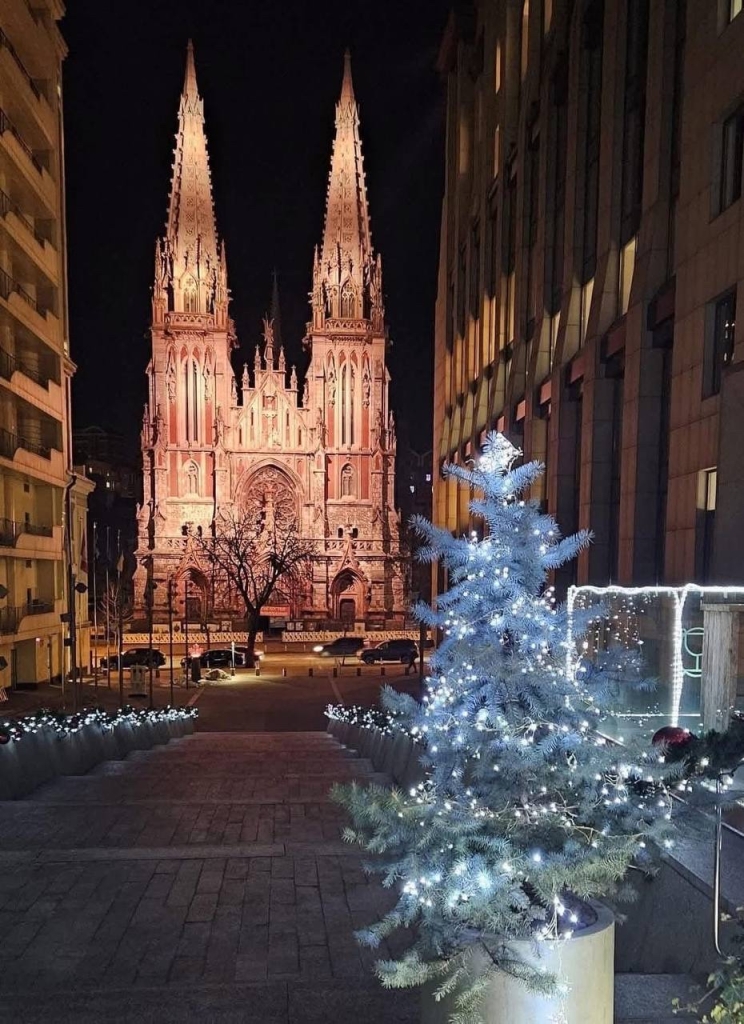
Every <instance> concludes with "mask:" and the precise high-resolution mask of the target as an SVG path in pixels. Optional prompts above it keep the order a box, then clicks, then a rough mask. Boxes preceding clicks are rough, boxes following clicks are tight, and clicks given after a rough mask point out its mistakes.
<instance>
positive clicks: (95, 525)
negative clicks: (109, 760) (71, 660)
mask: <svg viewBox="0 0 744 1024" xmlns="http://www.w3.org/2000/svg"><path fill="white" fill-rule="evenodd" d="M97 552H98V523H96V522H94V523H93V686H94V688H95V691H96V696H97V695H98V599H97V595H96V554H97Z"/></svg>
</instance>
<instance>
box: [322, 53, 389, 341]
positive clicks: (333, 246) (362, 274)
mask: <svg viewBox="0 0 744 1024" xmlns="http://www.w3.org/2000/svg"><path fill="white" fill-rule="evenodd" d="M376 266H377V265H376V262H375V258H374V253H373V249H372V236H371V232H370V225H369V209H368V205H367V186H366V183H365V179H364V168H363V161H362V142H361V137H360V134H359V108H358V106H357V102H356V99H355V97H354V84H353V81H352V77H351V55H350V53H349V51H348V50H347V51H346V53H345V54H344V74H343V79H342V82H341V94H340V96H339V99H338V102H337V103H336V136H335V139H334V142H333V152H332V155H331V171H330V175H329V178H328V193H327V198H326V213H325V225H324V229H323V244H322V247H321V251H320V259H319V260H318V261H317V262H316V264H315V269H314V277H315V281H314V288H313V307H314V310H313V312H314V320H315V324H316V327H318V326H320V323H321V322H322V321H323V320H324V319H325V318H326V317H334V318H343V319H350V320H360V319H375V320H379V321H380V324H381V317H382V307H381V300H380V297H379V292H380V282H379V280H377V277H379V274H378V273H376Z"/></svg>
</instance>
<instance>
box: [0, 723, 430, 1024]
mask: <svg viewBox="0 0 744 1024" xmlns="http://www.w3.org/2000/svg"><path fill="white" fill-rule="evenodd" d="M370 775H371V768H370V766H369V763H368V762H366V761H364V760H359V759H355V758H354V757H352V755H350V754H348V753H346V752H344V751H343V750H342V749H341V748H339V747H338V746H337V745H336V743H335V741H334V740H333V739H332V738H331V737H329V736H327V735H325V734H323V733H282V734H268V733H263V734H260V733H197V734H195V735H194V736H190V737H187V738H185V739H183V740H178V741H174V742H171V743H170V744H169V745H168V746H167V747H159V748H155V749H153V750H150V751H144V752H139V753H136V754H133V755H130V757H129V758H128V759H127V760H126V761H124V762H108V763H106V764H103V765H100V766H99V767H98V768H97V769H94V771H92V772H91V773H89V774H88V775H86V776H82V777H68V778H63V779H59V780H57V781H56V782H53V783H51V784H49V785H47V786H44V787H43V788H41V789H39V790H37V791H36V793H34V794H33V795H32V796H31V797H29V798H27V799H26V800H22V801H16V802H5V803H0V1020H2V1021H5V1020H13V1021H21V1022H29V1024H30V1022H37V1021H42V1020H44V1021H50V1022H56V1021H75V1022H76V1024H88V1022H94V1021H95V1022H96V1024H98V1022H101V1021H137V1022H138V1024H139V1022H142V1021H150V1020H152V1021H157V1022H158V1024H162V1022H164V1021H179V1022H180V1021H184V1022H187V1021H199V1022H212V1021H215V1022H220V1024H222V1022H227V1021H235V1022H236V1024H237V1022H241V1024H243V1022H245V1024H253V1022H259V1021H260V1022H265V1024H275V1022H276V1024H279V1022H283V1024H314V1022H321V1021H323V1022H347V1021H353V1022H354V1024H372V1022H383V1021H384V1022H386V1024H387V1022H403V1021H406V1022H407V1021H411V1022H412V1021H414V1020H416V1019H417V1017H418V1013H417V996H416V994H414V993H409V992H405V993H400V992H396V993H388V992H385V991H383V990H382V989H381V987H380V986H379V983H378V982H377V981H376V980H375V979H374V977H373V976H372V971H371V965H372V962H373V960H374V959H375V958H376V957H375V956H372V955H370V953H369V951H365V950H362V949H360V948H359V946H358V945H357V944H356V942H355V940H354V938H353V936H352V931H353V929H354V928H357V927H359V926H360V925H362V924H366V923H368V922H369V921H371V920H373V919H375V918H376V917H377V916H378V914H379V912H380V910H381V908H382V907H383V906H384V903H385V900H387V899H389V894H386V893H384V892H382V891H381V890H380V888H379V887H378V885H377V884H376V883H375V882H370V881H369V880H368V879H367V877H366V876H365V875H364V873H363V871H362V870H361V867H360V860H359V858H358V856H356V855H355V853H354V852H353V851H352V849H351V848H349V847H347V846H345V845H344V844H342V843H341V841H340V838H339V829H340V824H341V821H342V815H341V812H340V811H339V810H338V809H337V808H336V807H335V806H334V805H332V804H330V803H329V802H328V800H327V793H328V789H329V786H330V785H331V783H332V782H333V781H335V780H343V779H349V778H352V777H370ZM390 952H391V950H389V949H383V950H381V954H380V955H382V956H386V955H389V953H390Z"/></svg>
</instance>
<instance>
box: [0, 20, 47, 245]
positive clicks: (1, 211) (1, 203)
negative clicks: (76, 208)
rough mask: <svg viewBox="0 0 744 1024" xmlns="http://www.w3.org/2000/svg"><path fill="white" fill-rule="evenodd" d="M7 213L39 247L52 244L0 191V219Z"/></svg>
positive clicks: (8, 197) (7, 196) (17, 206)
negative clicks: (11, 214)
mask: <svg viewBox="0 0 744 1024" xmlns="http://www.w3.org/2000/svg"><path fill="white" fill-rule="evenodd" d="M0 32H2V29H0ZM9 213H14V214H15V215H16V217H17V218H18V220H19V221H20V222H21V223H22V224H23V226H24V227H25V228H26V229H27V230H28V231H29V232H30V233H31V234H32V235H33V236H34V238H35V239H36V241H37V242H38V243H39V245H51V244H52V243H51V242H50V241H49V239H48V238H44V236H43V235H40V234H39V232H38V231H37V230H36V228H35V226H34V222H33V220H32V218H31V217H29V216H28V214H26V213H24V212H23V210H22V209H21V208H20V206H19V205H18V203H16V202H15V200H13V199H11V198H10V196H9V195H8V194H7V192H3V191H2V189H0V217H7V216H8V214H9Z"/></svg>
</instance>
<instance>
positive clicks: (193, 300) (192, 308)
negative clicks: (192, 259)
mask: <svg viewBox="0 0 744 1024" xmlns="http://www.w3.org/2000/svg"><path fill="white" fill-rule="evenodd" d="M198 306H199V297H198V293H197V290H196V281H195V280H194V279H193V277H190V278H188V280H187V281H186V282H185V284H184V286H183V311H184V313H198V312H199V310H198Z"/></svg>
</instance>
